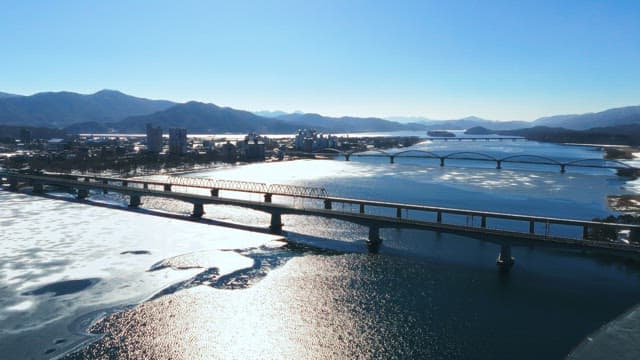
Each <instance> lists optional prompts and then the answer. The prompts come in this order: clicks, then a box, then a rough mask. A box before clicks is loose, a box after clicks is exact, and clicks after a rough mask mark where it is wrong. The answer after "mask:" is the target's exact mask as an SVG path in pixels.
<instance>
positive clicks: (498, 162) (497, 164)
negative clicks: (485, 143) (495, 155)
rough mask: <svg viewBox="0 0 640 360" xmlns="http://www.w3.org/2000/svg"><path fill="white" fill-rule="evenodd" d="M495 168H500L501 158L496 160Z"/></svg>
mask: <svg viewBox="0 0 640 360" xmlns="http://www.w3.org/2000/svg"><path fill="white" fill-rule="evenodd" d="M496 169H498V170H500V169H502V160H496Z"/></svg>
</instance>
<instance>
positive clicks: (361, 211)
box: [360, 204, 364, 214]
mask: <svg viewBox="0 0 640 360" xmlns="http://www.w3.org/2000/svg"><path fill="white" fill-rule="evenodd" d="M360 214H364V204H360Z"/></svg>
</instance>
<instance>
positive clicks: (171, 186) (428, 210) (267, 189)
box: [0, 171, 640, 268]
mask: <svg viewBox="0 0 640 360" xmlns="http://www.w3.org/2000/svg"><path fill="white" fill-rule="evenodd" d="M0 183H2V184H8V188H9V190H12V191H18V190H19V189H20V188H22V187H30V188H31V189H32V192H33V193H36V194H37V193H42V192H44V191H45V190H46V189H47V188H48V187H58V188H60V187H61V188H65V189H69V190H72V191H73V192H74V193H75V194H76V196H77V198H78V199H81V200H83V199H86V198H87V197H89V195H90V191H91V190H94V191H95V190H98V191H102V192H105V193H106V192H117V193H120V194H123V195H126V196H128V197H129V207H131V208H136V207H139V206H140V205H141V204H142V202H141V198H142V197H161V198H168V199H174V200H178V201H183V202H187V203H190V204H192V205H193V212H192V214H191V216H192V217H194V218H200V217H202V216H203V215H204V214H205V212H204V205H205V204H212V205H228V206H236V207H242V208H248V209H252V210H256V211H260V212H265V213H268V214H270V215H271V221H270V224H269V230H270V232H272V233H274V234H280V233H282V230H283V225H284V224H283V223H282V216H283V215H303V216H316V217H323V218H329V219H337V220H343V221H348V222H351V223H355V224H359V225H362V226H365V227H368V230H369V236H368V243H369V245H370V247H371V248H372V250H373V251H376V249H377V248H378V246H379V245H380V244H381V242H382V239H381V238H380V229H382V228H408V229H426V230H436V231H444V232H453V233H462V234H472V235H481V236H484V238H485V240H488V241H492V242H496V243H498V244H499V245H500V246H501V251H500V254H499V256H498V260H497V263H498V265H500V266H502V267H505V268H508V267H509V266H511V265H512V264H513V259H512V257H511V245H512V244H514V243H515V241H524V243H528V244H530V243H531V242H534V243H535V242H537V243H546V244H551V245H559V246H568V247H573V248H582V249H597V250H603V251H607V252H613V253H617V254H622V255H633V256H636V255H640V244H639V242H640V226H637V225H629V224H616V223H603V222H594V221H583V220H574V219H563V218H553V217H543V216H531V215H518V214H509V213H498V212H488V211H475V210H466V209H454V208H445V207H436V206H425V205H417V204H404V203H393V202H383V201H374V200H366V199H354V198H344V197H332V196H329V194H328V193H327V192H326V190H324V189H322V188H312V187H300V186H291V185H277V184H276V185H266V184H263V183H252V182H243V181H231V180H217V179H200V178H189V177H168V178H167V179H166V180H162V181H159V180H151V179H123V178H110V177H96V176H83V175H63V174H22V173H16V172H7V171H4V172H0ZM189 189H198V190H200V191H201V192H202V191H203V189H204V190H207V191H206V193H204V194H203V193H190V192H188V191H189ZM221 191H224V192H240V193H259V194H262V195H263V201H255V200H241V199H237V198H232V197H223V196H220V195H221ZM273 196H280V197H285V198H303V199H312V204H311V205H310V206H303V207H299V206H295V205H290V204H285V203H274V202H272V200H273ZM339 205H342V206H346V207H347V210H345V209H340V208H339ZM461 218H462V219H464V218H466V223H460V221H459V220H460V219H461ZM456 219H457V220H458V221H456ZM505 222H506V223H508V224H506V223H505ZM555 226H561V227H569V228H572V229H574V230H577V233H579V236H577V237H572V236H568V235H563V234H558V233H557V232H554V231H553V229H552V227H555ZM623 231H626V232H628V233H629V235H630V236H629V237H630V239H631V242H629V243H626V242H619V241H615V240H616V239H617V236H618V234H620V233H621V232H623ZM505 239H507V240H505Z"/></svg>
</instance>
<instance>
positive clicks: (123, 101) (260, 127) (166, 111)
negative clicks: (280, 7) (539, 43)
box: [0, 90, 640, 133]
mask: <svg viewBox="0 0 640 360" xmlns="http://www.w3.org/2000/svg"><path fill="white" fill-rule="evenodd" d="M147 123H151V124H154V125H158V126H161V127H163V128H165V129H166V128H169V127H184V128H187V129H188V131H189V132H191V133H233V132H235V133H238V132H249V131H256V132H261V133H290V132H294V131H296V130H297V129H299V128H315V129H317V130H319V131H323V132H365V131H367V132H370V131H399V130H418V131H423V130H432V129H448V130H459V129H468V128H472V127H477V126H481V127H485V128H489V129H492V130H500V131H502V130H513V129H521V128H530V127H532V126H547V127H561V128H566V129H570V130H584V129H590V128H594V127H608V126H619V125H627V124H640V106H628V107H622V108H615V109H609V110H605V111H602V112H598V113H588V114H580V115H558V116H550V117H543V118H540V119H537V120H535V121H533V122H526V121H494V120H487V119H482V118H478V117H473V116H470V117H466V118H462V119H455V120H434V119H428V118H418V117H394V118H387V119H381V118H375V117H369V118H358V117H349V116H344V117H328V116H322V115H319V114H306V113H301V112H296V113H292V114H288V113H284V112H281V111H263V112H257V113H251V112H248V111H243V110H237V109H232V108H229V107H220V106H217V105H214V104H205V103H200V102H193V101H192V102H187V103H174V102H171V101H167V100H149V99H144V98H139V97H134V96H130V95H126V94H123V93H121V92H119V91H115V90H102V91H98V92H97V93H95V94H90V95H83V94H77V93H72V92H44V93H38V94H34V95H30V96H24V95H14V94H9V93H3V92H0V124H5V125H16V126H34V127H49V128H56V129H64V130H66V131H67V132H71V133H98V132H107V131H117V132H125V133H127V132H128V133H131V132H136V133H139V132H143V131H144V127H145V125H146V124H147Z"/></svg>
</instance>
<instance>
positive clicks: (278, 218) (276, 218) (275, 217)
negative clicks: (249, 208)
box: [269, 212, 284, 234]
mask: <svg viewBox="0 0 640 360" xmlns="http://www.w3.org/2000/svg"><path fill="white" fill-rule="evenodd" d="M282 225H284V224H283V223H282V215H281V214H280V213H279V212H274V213H271V225H270V226H269V231H270V232H271V233H272V234H281V233H282Z"/></svg>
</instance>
